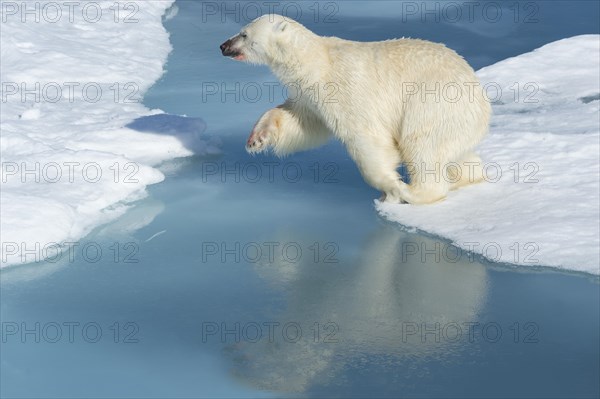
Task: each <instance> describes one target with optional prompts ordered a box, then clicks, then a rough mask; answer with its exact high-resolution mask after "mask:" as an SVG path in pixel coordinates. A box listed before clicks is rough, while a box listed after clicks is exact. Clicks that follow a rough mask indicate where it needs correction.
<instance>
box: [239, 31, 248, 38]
mask: <svg viewBox="0 0 600 399" xmlns="http://www.w3.org/2000/svg"><path fill="white" fill-rule="evenodd" d="M240 37H241V38H242V39H245V38H247V37H248V35H247V34H246V33H245V32H242V33H240Z"/></svg>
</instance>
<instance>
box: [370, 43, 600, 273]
mask: <svg viewBox="0 0 600 399" xmlns="http://www.w3.org/2000/svg"><path fill="white" fill-rule="evenodd" d="M599 62H600V36H598V35H582V36H576V37H572V38H568V39H563V40H559V41H556V42H553V43H550V44H547V45H545V46H543V47H541V48H539V49H537V50H535V51H532V52H531V53H527V54H523V55H520V56H517V57H513V58H510V59H506V60H504V61H501V62H498V63H496V64H494V65H491V66H489V67H486V68H483V69H481V70H479V71H478V76H479V77H480V79H481V81H482V83H483V84H484V85H486V87H487V88H488V95H489V97H490V99H491V100H492V101H493V111H494V116H493V118H492V123H491V128H490V134H489V135H488V137H487V138H486V139H485V140H484V141H483V142H482V144H481V145H480V150H479V152H480V154H481V156H482V158H483V160H484V162H485V163H486V165H488V166H487V169H486V170H487V171H488V178H487V182H486V183H483V184H479V185H473V186H469V187H466V188H463V189H460V190H458V191H456V192H452V193H450V195H449V196H448V198H447V199H446V200H445V201H443V202H440V203H437V204H434V205H428V206H412V205H396V204H387V203H380V202H379V201H376V204H375V206H376V209H377V210H378V212H379V213H380V214H381V215H382V216H384V217H386V218H388V219H389V220H392V221H394V222H398V223H400V224H401V225H403V226H405V227H407V228H417V229H418V230H421V231H425V232H427V233H430V234H433V235H437V236H441V237H445V238H447V239H448V240H450V241H452V243H453V244H454V245H456V246H458V247H460V248H461V249H463V250H464V254H465V255H469V256H471V255H472V254H479V255H483V256H484V257H486V258H488V259H490V260H493V261H496V262H502V263H510V264H517V265H523V266H534V267H535V266H550V267H554V268H558V269H564V270H571V271H577V272H584V273H590V274H594V275H598V274H600V241H599V229H600V227H599V226H600V195H599V192H600V186H599V185H600V183H599V182H600V176H599V157H600V155H599V154H600V116H599V115H600V104H599V101H598V99H599V92H600V65H599ZM498 89H500V90H498ZM517 94H518V95H517ZM498 172H500V173H499V174H498Z"/></svg>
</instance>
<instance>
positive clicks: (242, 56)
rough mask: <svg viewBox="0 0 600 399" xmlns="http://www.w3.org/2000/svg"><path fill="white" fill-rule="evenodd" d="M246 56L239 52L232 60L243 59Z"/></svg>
mask: <svg viewBox="0 0 600 399" xmlns="http://www.w3.org/2000/svg"><path fill="white" fill-rule="evenodd" d="M245 58H246V57H244V54H239V55H236V56H235V57H233V59H234V60H238V61H243V60H244V59H245Z"/></svg>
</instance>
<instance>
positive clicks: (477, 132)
mask: <svg viewBox="0 0 600 399" xmlns="http://www.w3.org/2000/svg"><path fill="white" fill-rule="evenodd" d="M221 51H222V53H223V55H225V56H229V57H231V58H234V59H236V60H240V61H246V62H249V63H253V64H264V65H268V66H269V67H270V68H271V70H272V72H273V73H274V74H275V75H276V76H277V77H278V78H279V80H280V81H281V82H282V83H283V84H284V85H287V86H288V87H290V88H296V94H297V95H295V96H294V98H293V99H292V98H289V99H288V100H287V101H286V102H285V103H284V104H282V105H280V106H278V107H276V108H273V109H271V110H269V111H267V112H266V113H265V114H264V115H263V116H262V117H261V118H260V119H259V120H258V122H257V123H256V125H255V126H254V129H253V131H252V133H251V135H250V138H249V139H248V142H247V145H246V149H247V150H248V151H249V152H251V153H256V152H261V151H264V150H268V149H272V150H273V151H274V152H275V153H276V154H277V155H285V154H289V153H292V152H295V151H299V150H305V149H309V148H313V147H317V146H319V145H321V144H324V143H325V142H326V141H328V139H329V138H330V137H331V136H332V135H333V136H335V137H336V138H337V139H339V140H341V142H342V143H343V144H344V145H345V146H346V148H347V150H348V153H349V154H350V156H351V157H352V159H353V160H354V161H355V162H356V164H357V166H358V168H359V169H360V172H361V174H362V176H363V177H364V179H365V181H366V182H367V183H368V184H370V185H371V186H373V187H375V188H377V189H379V190H380V191H382V192H383V196H382V198H384V199H385V201H386V202H408V203H412V204H427V203H432V202H435V201H439V200H442V199H444V198H445V197H446V195H447V193H448V191H449V190H452V189H455V188H458V187H460V186H464V185H467V184H470V183H474V182H478V181H481V180H482V179H483V174H482V167H483V164H482V161H481V159H480V158H479V156H478V155H476V154H475V153H474V152H473V149H474V147H475V146H476V145H477V144H478V143H479V142H480V141H481V139H482V138H483V137H484V136H485V134H486V133H487V130H488V124H489V119H490V114H491V107H490V104H489V101H488V100H487V99H486V97H485V94H484V92H483V90H482V88H481V86H480V84H479V82H478V79H477V77H476V76H475V73H474V71H473V69H472V68H471V67H470V66H469V65H468V64H467V62H466V61H465V60H464V59H463V58H462V57H461V56H459V55H458V54H456V53H455V52H454V51H453V50H450V49H448V48H447V47H445V46H444V45H442V44H437V43H432V42H428V41H424V40H418V39H397V40H387V41H381V42H355V41H349V40H344V39H340V38H337V37H321V36H318V35H316V34H315V33H313V32H311V31H310V30H308V29H306V28H305V27H304V26H302V25H301V24H300V23H298V22H296V21H293V20H291V19H289V18H285V17H282V16H280V15H273V14H269V15H263V16H262V17H259V18H257V19H256V20H254V21H253V22H251V23H250V24H248V25H247V26H246V27H244V28H242V30H241V31H240V33H239V34H237V35H235V36H233V37H231V38H230V39H229V40H227V41H226V42H225V43H223V44H222V45H221ZM401 164H404V165H405V166H406V169H407V172H408V174H409V176H410V181H409V184H407V183H405V182H403V181H402V179H401V177H400V175H399V173H398V171H397V169H398V167H399V166H400V165H401Z"/></svg>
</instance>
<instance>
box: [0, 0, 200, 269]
mask: <svg viewBox="0 0 600 399" xmlns="http://www.w3.org/2000/svg"><path fill="white" fill-rule="evenodd" d="M172 3H173V1H151V2H145V1H138V2H123V3H115V2H114V1H100V2H72V3H70V4H75V5H74V6H73V5H71V6H69V5H67V3H56V2H31V3H26V2H3V4H2V15H1V18H2V32H1V33H2V34H1V42H0V47H1V55H0V57H1V59H2V68H1V76H0V78H1V81H2V93H1V96H2V113H1V124H0V127H1V131H2V135H1V148H2V152H1V158H2V182H1V183H2V190H1V196H0V205H1V209H2V218H1V219H2V220H1V224H0V230H1V233H2V248H1V251H2V253H1V260H0V266H2V267H4V266H8V265H13V264H19V263H26V262H33V261H38V260H41V259H43V258H44V257H46V256H52V254H53V252H52V251H56V248H57V247H58V246H63V245H69V244H68V243H70V242H76V241H77V240H78V239H80V238H81V237H83V236H85V235H86V234H87V233H89V232H90V231H91V230H92V229H93V228H95V227H96V226H99V225H101V224H104V223H106V222H108V221H110V220H112V219H114V218H116V217H117V216H119V215H121V214H122V213H123V212H124V211H125V210H126V209H127V203H129V202H131V201H135V200H138V199H140V198H142V197H144V196H145V195H146V191H145V188H146V186H147V185H149V184H154V183H157V182H160V181H161V180H163V179H164V176H163V174H162V173H161V172H160V171H159V170H157V169H155V168H154V167H153V166H154V165H157V164H158V163H160V162H162V161H164V160H167V159H170V158H174V157H181V156H187V155H191V154H192V153H193V152H194V150H197V149H198V147H202V145H201V144H202V142H200V141H198V140H197V136H198V134H199V133H200V132H201V130H203V128H204V125H203V124H201V122H197V123H191V124H189V123H188V126H194V129H192V131H189V130H188V131H182V130H179V131H165V130H164V129H163V127H161V126H158V128H157V129H156V131H155V132H152V133H149V131H152V128H151V127H149V126H148V123H146V124H145V129H137V130H134V129H136V128H135V123H134V121H136V120H139V119H138V118H140V117H148V116H149V115H151V114H157V113H160V111H157V110H155V111H150V110H148V109H146V108H145V107H144V106H143V105H142V103H141V99H142V96H143V94H144V93H145V92H146V91H147V90H148V88H149V87H150V86H151V85H152V84H153V83H154V82H155V81H156V80H157V79H158V78H159V77H160V76H161V75H162V73H163V66H164V64H165V62H166V60H167V56H168V54H169V52H170V51H171V46H170V43H169V38H168V33H167V32H166V31H165V29H164V27H163V26H162V20H161V18H162V16H163V14H164V13H165V11H166V10H167V9H168V8H169V7H170V6H171V4H172ZM115 4H118V5H119V7H118V8H117V7H115ZM149 120H152V119H149ZM196 121H198V120H196ZM128 124H130V126H131V128H127V127H124V126H126V125H128ZM142 130H143V131H142ZM194 140H195V142H194Z"/></svg>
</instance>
